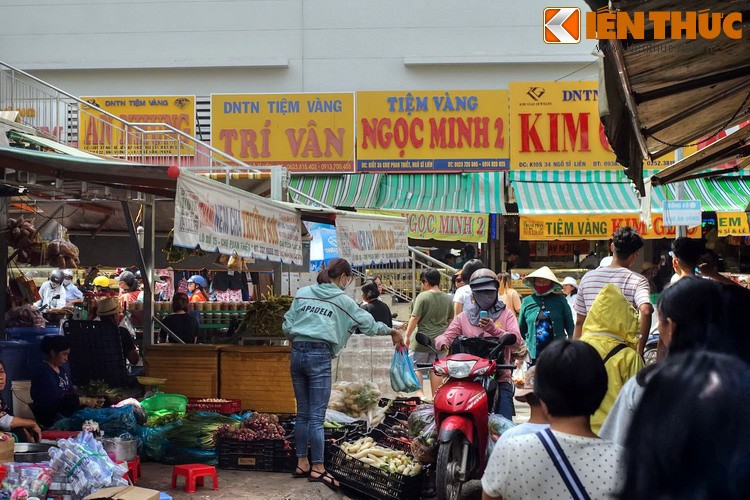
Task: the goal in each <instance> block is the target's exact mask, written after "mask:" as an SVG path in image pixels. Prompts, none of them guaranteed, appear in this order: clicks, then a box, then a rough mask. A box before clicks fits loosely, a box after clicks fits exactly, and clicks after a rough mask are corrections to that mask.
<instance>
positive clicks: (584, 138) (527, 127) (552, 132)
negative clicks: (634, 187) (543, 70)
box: [510, 80, 689, 170]
mask: <svg viewBox="0 0 750 500" xmlns="http://www.w3.org/2000/svg"><path fill="white" fill-rule="evenodd" d="M510 144H511V152H510V158H511V167H510V168H511V169H514V170H542V169H543V170H604V169H620V168H622V166H621V165H620V164H619V163H617V160H616V157H615V154H614V153H613V152H612V148H611V147H610V145H609V141H608V140H607V136H606V135H605V133H604V126H603V125H602V123H601V120H600V119H599V83H598V82H597V80H585V81H562V82H511V83H510ZM686 154H689V152H686ZM673 163H674V153H669V154H667V155H665V156H663V157H662V158H658V159H656V160H654V161H646V162H644V164H643V168H644V169H647V170H649V169H650V170H661V169H663V168H666V167H668V166H670V165H672V164H673Z"/></svg>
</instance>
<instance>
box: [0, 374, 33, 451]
mask: <svg viewBox="0 0 750 500" xmlns="http://www.w3.org/2000/svg"><path fill="white" fill-rule="evenodd" d="M7 381H8V378H7V374H6V373H5V365H3V363H2V361H0V431H3V432H12V433H14V434H15V435H16V436H18V438H19V439H20V440H21V441H27V442H39V438H40V437H41V435H42V431H41V430H40V429H39V426H38V425H37V424H36V422H34V421H33V420H29V419H28V418H20V417H14V416H13V415H12V414H11V412H10V408H8V405H6V404H5V401H3V397H2V390H3V389H5V384H6V383H7Z"/></svg>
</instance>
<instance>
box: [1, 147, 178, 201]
mask: <svg viewBox="0 0 750 500" xmlns="http://www.w3.org/2000/svg"><path fill="white" fill-rule="evenodd" d="M0 166H2V167H3V168H5V169H6V173H5V178H4V179H3V180H2V182H3V183H5V184H8V185H13V186H17V187H23V188H25V189H27V190H28V191H29V193H30V194H32V195H37V196H42V197H48V198H58V199H78V198H81V194H82V193H81V191H82V190H84V189H85V188H84V187H82V185H81V183H91V184H98V185H101V186H106V187H110V188H120V189H131V190H134V191H139V192H143V193H149V194H154V195H157V196H164V197H170V198H174V191H175V187H176V182H175V180H174V179H171V178H170V177H169V176H168V175H167V167H166V166H161V165H142V164H138V163H129V162H124V161H119V160H114V159H112V160H105V159H101V158H82V157H78V156H71V155H66V154H58V153H43V152H40V151H34V150H30V149H23V148H12V147H2V146H0ZM8 169H10V170H12V171H13V172H8ZM28 174H32V175H31V176H30V175H28ZM71 181H72V182H71Z"/></svg>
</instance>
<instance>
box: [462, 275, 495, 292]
mask: <svg viewBox="0 0 750 500" xmlns="http://www.w3.org/2000/svg"><path fill="white" fill-rule="evenodd" d="M493 274H494V273H493ZM469 287H470V288H471V291H472V292H481V291H483V290H495V291H497V290H498V289H499V288H500V283H498V281H497V278H493V277H492V276H477V277H476V278H472V280H471V281H469Z"/></svg>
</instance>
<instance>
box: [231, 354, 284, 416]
mask: <svg viewBox="0 0 750 500" xmlns="http://www.w3.org/2000/svg"><path fill="white" fill-rule="evenodd" d="M290 360H291V348H290V347H289V346H222V347H221V351H220V363H219V366H220V372H221V391H220V393H221V397H222V398H227V399H240V400H242V408H243V409H252V410H256V411H262V412H269V413H296V412H297V405H296V402H295V399H294V389H293V388H292V377H291V374H290V373H289V363H290Z"/></svg>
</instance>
